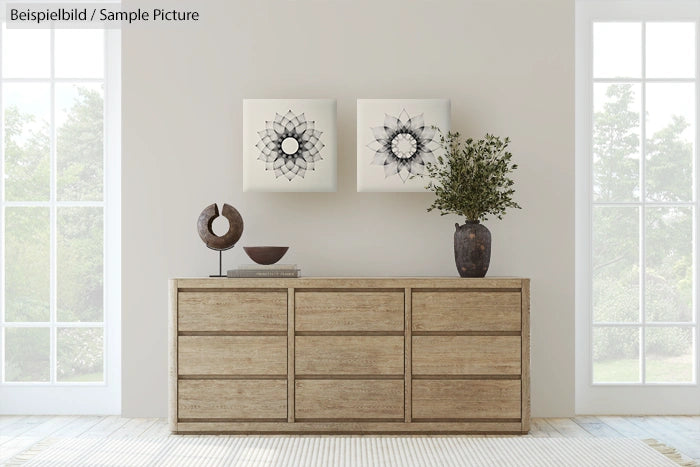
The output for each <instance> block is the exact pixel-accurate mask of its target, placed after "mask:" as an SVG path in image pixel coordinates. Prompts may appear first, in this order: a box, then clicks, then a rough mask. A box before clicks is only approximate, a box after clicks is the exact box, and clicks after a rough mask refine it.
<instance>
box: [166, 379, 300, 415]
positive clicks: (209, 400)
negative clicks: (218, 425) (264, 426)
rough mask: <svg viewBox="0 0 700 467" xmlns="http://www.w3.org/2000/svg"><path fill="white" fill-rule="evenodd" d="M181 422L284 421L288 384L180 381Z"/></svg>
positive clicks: (243, 381)
mask: <svg viewBox="0 0 700 467" xmlns="http://www.w3.org/2000/svg"><path fill="white" fill-rule="evenodd" d="M178 417H179V418H181V419H216V418H227V419H275V420H276V421H286V420H287V381H283V380H271V381H262V380H260V381H245V380H240V381H220V380H180V381H179V382H178Z"/></svg>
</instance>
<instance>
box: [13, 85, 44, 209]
mask: <svg viewBox="0 0 700 467" xmlns="http://www.w3.org/2000/svg"><path fill="white" fill-rule="evenodd" d="M2 91H3V94H2V101H3V118H4V126H5V135H4V136H5V199H6V200H7V201H48V200H49V193H50V185H49V181H50V174H49V171H50V163H49V154H50V143H49V134H50V131H49V115H50V108H51V100H50V87H49V85H48V84H42V83H5V84H4V85H3V88H2Z"/></svg>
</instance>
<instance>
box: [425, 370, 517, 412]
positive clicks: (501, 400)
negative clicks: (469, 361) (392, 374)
mask: <svg viewBox="0 0 700 467" xmlns="http://www.w3.org/2000/svg"><path fill="white" fill-rule="evenodd" d="M412 397H413V407H412V410H413V418H414V419H465V418H469V419H471V418H482V419H483V418H495V419H498V418H501V419H503V418H509V419H519V418H520V380H519V379H518V380H439V381H438V380H422V379H421V380H413V391H412Z"/></svg>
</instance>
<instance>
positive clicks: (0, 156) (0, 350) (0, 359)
mask: <svg viewBox="0 0 700 467" xmlns="http://www.w3.org/2000/svg"><path fill="white" fill-rule="evenodd" d="M2 35H3V33H2V22H0V44H2V42H3V41H4V39H5V38H4V37H2ZM2 63H3V56H2V47H0V75H2ZM4 92H5V86H4V84H3V83H0V234H2V239H0V292H2V293H0V339H2V341H1V342H0V384H1V383H4V382H5V342H7V341H6V340H5V326H4V324H5V112H4V110H3V105H4V104H3V97H4V96H3V94H4Z"/></svg>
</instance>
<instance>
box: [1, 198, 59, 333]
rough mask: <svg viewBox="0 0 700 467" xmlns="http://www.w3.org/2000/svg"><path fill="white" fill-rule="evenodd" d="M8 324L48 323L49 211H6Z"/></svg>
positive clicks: (24, 209)
mask: <svg viewBox="0 0 700 467" xmlns="http://www.w3.org/2000/svg"><path fill="white" fill-rule="evenodd" d="M4 241H5V320H6V321H48V320H49V295H50V294H49V284H50V281H49V274H50V270H49V265H50V257H49V248H50V241H49V209H48V208H39V207H30V208H25V207H21V208H20V207H7V208H5V232H4Z"/></svg>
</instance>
